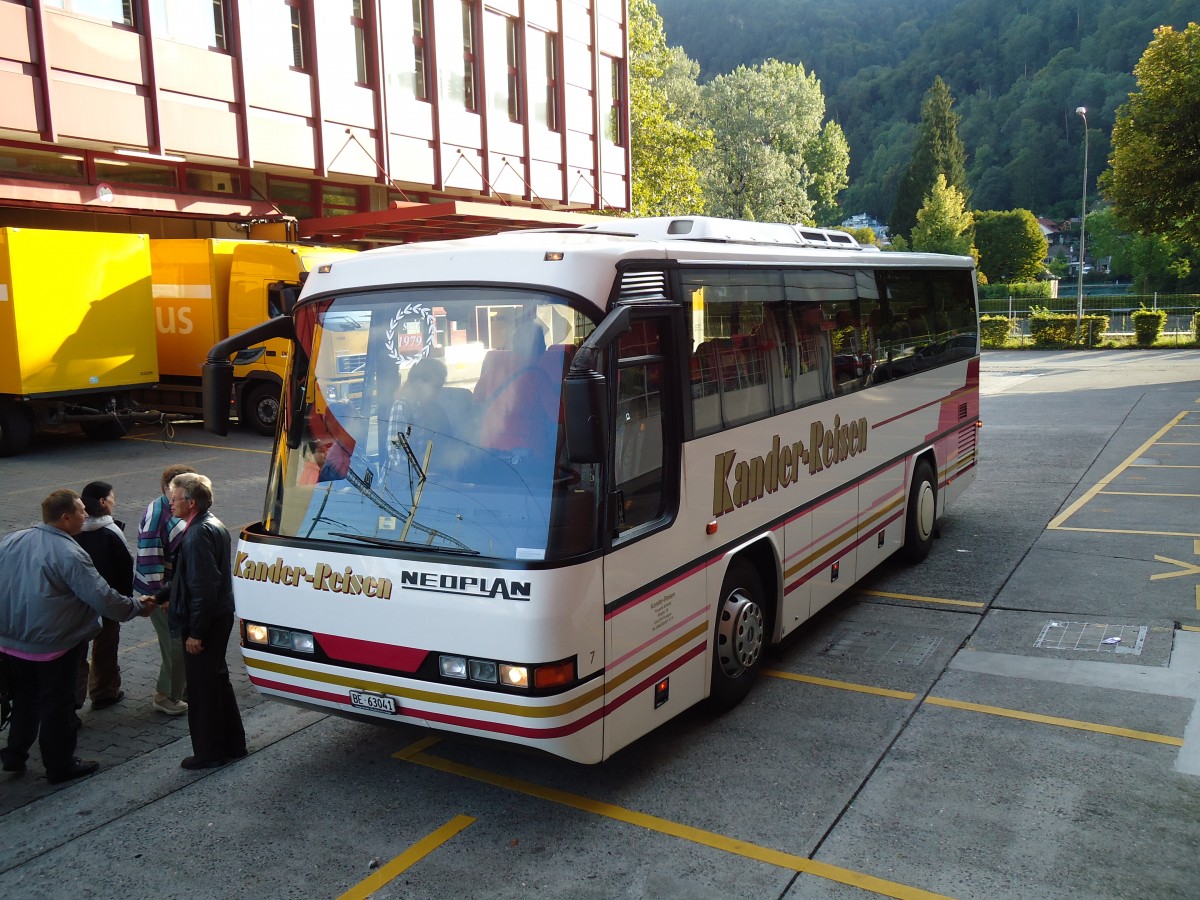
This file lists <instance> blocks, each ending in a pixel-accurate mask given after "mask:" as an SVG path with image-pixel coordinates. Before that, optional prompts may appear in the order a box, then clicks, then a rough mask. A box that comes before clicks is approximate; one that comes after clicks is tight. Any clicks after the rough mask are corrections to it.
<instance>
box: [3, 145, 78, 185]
mask: <svg viewBox="0 0 1200 900" xmlns="http://www.w3.org/2000/svg"><path fill="white" fill-rule="evenodd" d="M83 163H84V160H83V156H77V155H75V154H73V153H49V152H45V151H42V150H25V149H23V148H21V147H9V146H5V145H3V144H0V175H5V176H8V177H9V178H26V179H31V180H36V181H74V182H80V183H82V182H86V181H87V172H86V171H85V169H84V164H83Z"/></svg>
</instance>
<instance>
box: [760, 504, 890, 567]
mask: <svg viewBox="0 0 1200 900" xmlns="http://www.w3.org/2000/svg"><path fill="white" fill-rule="evenodd" d="M903 502H904V498H903V497H897V498H896V499H895V500H893V501H892V502H891V503H888V504H887V505H886V506H882V507H880V508H879V509H877V510H876V511H875V512H874V513H872V514H871V515H870V516H869V517H867V518H866V519H864V520H863V521H862V522H856V523H855V524H853V525H851V526H850V527H849V528H847V529H846V530H845V531H843V532H842V533H841V534H839V535H837V536H836V537H834V538H832V539H831V540H829V541H827V542H826V543H825V544H823V545H822V546H820V547H818V548H817V549H816V550H814V551H813V552H812V553H810V554H808V556H806V557H804V558H803V559H801V560H800V561H799V562H796V563H794V564H792V565H790V566H788V568H787V569H786V570H785V571H784V573H783V577H784V578H791V577H792V576H793V575H796V574H797V573H799V572H801V571H803V570H804V569H807V568H808V567H809V566H810V565H811V564H812V563H814V562H816V561H817V560H818V559H820V558H821V557H822V556H824V555H825V554H826V553H828V552H829V551H830V550H832V549H834V548H835V547H836V546H837V545H838V544H841V543H844V542H846V541H848V540H853V539H854V538H855V537H857V536H858V534H859V533H860V532H863V531H869V530H870V528H871V526H872V525H874V524H875V522H877V521H878V520H880V519H882V518H883V517H884V516H887V515H888V514H889V513H892V512H894V511H895V510H896V508H897V507H898V506H900V505H901V504H902V503H903Z"/></svg>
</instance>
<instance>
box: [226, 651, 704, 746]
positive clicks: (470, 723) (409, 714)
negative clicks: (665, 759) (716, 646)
mask: <svg viewBox="0 0 1200 900" xmlns="http://www.w3.org/2000/svg"><path fill="white" fill-rule="evenodd" d="M707 646H708V641H701V642H700V643H698V644H697V645H696V646H694V647H692V648H691V649H690V650H688V651H687V652H686V653H684V654H683V655H682V656H679V657H677V658H676V659H674V660H672V661H671V662H670V663H668V664H667V665H665V666H663V667H662V668H661V669H659V670H658V671H657V672H655V673H654V674H653V675H651V676H649V677H647V678H646V679H644V680H643V681H640V682H638V684H637V685H635V686H634V687H632V688H630V689H629V690H628V691H626V692H625V693H624V694H622V695H621V696H620V697H618V698H617V699H616V700H614V701H613V702H611V703H608V704H606V705H605V706H603V707H601V708H599V709H595V710H593V711H592V712H590V713H588V714H587V715H585V716H582V717H580V718H578V719H576V720H575V721H573V722H567V723H566V724H564V725H556V726H553V727H551V728H531V727H529V726H527V725H510V724H507V723H504V722H490V721H487V720H485V719H469V718H466V717H465V716H452V715H448V714H446V713H439V712H433V711H429V710H421V709H414V708H412V707H408V706H404V705H403V703H401V704H398V706H399V710H400V712H399V714H398V716H397V718H400V719H408V720H410V721H416V722H418V723H419V722H439V723H441V724H443V725H455V726H457V727H459V728H469V729H471V730H472V731H482V732H485V733H486V732H491V733H493V734H507V735H512V736H513V737H523V738H530V739H534V740H550V739H552V738H559V737H565V736H566V735H569V734H574V733H575V732H577V731H580V730H582V729H584V728H586V727H588V726H589V725H591V724H592V723H593V722H596V721H597V720H599V719H600V718H601V717H603V716H607V715H611V714H612V713H613V712H614V711H616V710H617V709H619V708H620V707H622V706H624V705H625V704H626V703H628V702H629V701H630V700H632V699H633V698H634V697H636V696H637V695H638V694H640V693H642V691H644V690H646V689H647V688H650V687H652V686H654V685H655V684H657V683H658V682H660V681H662V679H663V678H665V677H666V676H668V675H670V674H671V673H672V672H674V671H675V670H676V669H678V668H679V667H680V666H682V665H684V664H685V663H687V662H690V661H691V660H693V659H695V658H696V657H697V656H698V655H700V654H701V653H703V652H704V649H705V648H706V647H707ZM250 681H251V683H252V684H254V685H256V686H258V687H260V688H266V689H267V690H272V691H278V692H280V693H284V694H299V695H301V696H303V697H311V698H312V699H314V700H322V701H324V702H326V703H337V704H339V705H342V706H350V697H349V695H348V694H331V693H329V692H328V691H318V690H315V689H313V688H307V687H301V686H299V685H295V684H285V683H284V682H281V681H271V680H270V679H266V678H259V677H257V676H255V675H251V676H250Z"/></svg>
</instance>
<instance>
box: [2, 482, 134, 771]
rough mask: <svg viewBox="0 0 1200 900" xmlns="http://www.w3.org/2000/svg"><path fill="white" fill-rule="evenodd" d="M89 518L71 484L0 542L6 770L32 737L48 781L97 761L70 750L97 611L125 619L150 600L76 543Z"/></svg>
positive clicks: (25, 754) (25, 753)
mask: <svg viewBox="0 0 1200 900" xmlns="http://www.w3.org/2000/svg"><path fill="white" fill-rule="evenodd" d="M86 518H87V513H86V512H85V511H84V507H83V501H82V500H81V499H80V498H79V495H78V494H77V493H75V492H74V491H69V490H65V489H64V490H57V491H55V492H54V493H52V494H50V496H48V497H47V498H46V499H45V500H43V501H42V522H43V524H41V525H36V526H34V527H33V528H26V529H25V530H23V531H17V532H14V533H13V534H10V535H8V536H7V537H6V538H4V540H2V541H0V572H3V573H4V576H5V581H6V584H5V587H4V590H3V591H0V663H3V664H4V665H5V666H6V667H7V668H8V673H9V679H10V681H11V683H12V688H13V713H12V721H11V724H10V725H9V732H8V746H7V747H6V748H4V749H2V750H0V760H2V761H3V768H4V771H5V772H16V773H20V772H24V771H25V761H26V760H27V759H28V758H29V748H30V747H32V746H33V742H34V741H35V740H38V741H39V746H40V747H41V750H42V763H43V764H44V765H45V766H46V780H47V781H49V782H50V783H51V784H58V783H60V782H63V781H70V780H71V779H73V778H80V777H82V776H84V775H90V774H92V773H93V772H95V771H96V769H98V768H99V767H100V766H99V763H96V762H84V761H82V760H79V759H77V758H76V757H75V676H76V674H77V672H78V670H79V662H80V660H79V656H80V653H81V651H82V649H83V646H84V644H85V642H87V641H89V640H91V639H92V638H94V637H95V636H96V635H97V634H98V633H99V631H100V616H105V617H107V618H110V619H114V620H116V621H118V622H125V621H128V620H129V619H132V618H135V617H136V616H139V615H149V614H150V610H151V609H152V608H153V606H154V604H153V602H152V601H150V600H149V599H148V598H143V599H140V600H135V599H134V598H132V597H126V596H125V595H123V594H121V593H120V592H119V591H115V590H113V589H112V588H111V587H109V586H108V583H107V582H105V580H104V579H103V578H102V577H100V573H99V572H97V571H96V566H95V565H94V564H93V563H92V560H91V557H89V556H88V554H87V551H85V550H84V549H83V548H82V547H80V546H79V544H78V543H76V542H75V539H74V535H76V534H78V533H79V532H80V531H82V530H83V522H84V520H85V519H86Z"/></svg>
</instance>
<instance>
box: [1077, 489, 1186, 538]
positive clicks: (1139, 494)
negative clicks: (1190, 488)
mask: <svg viewBox="0 0 1200 900" xmlns="http://www.w3.org/2000/svg"><path fill="white" fill-rule="evenodd" d="M1100 493H1101V494H1103V495H1104V496H1106V497H1192V498H1195V497H1200V494H1160V493H1158V492H1156V491H1101V492H1100ZM1064 530H1065V529H1064Z"/></svg>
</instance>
